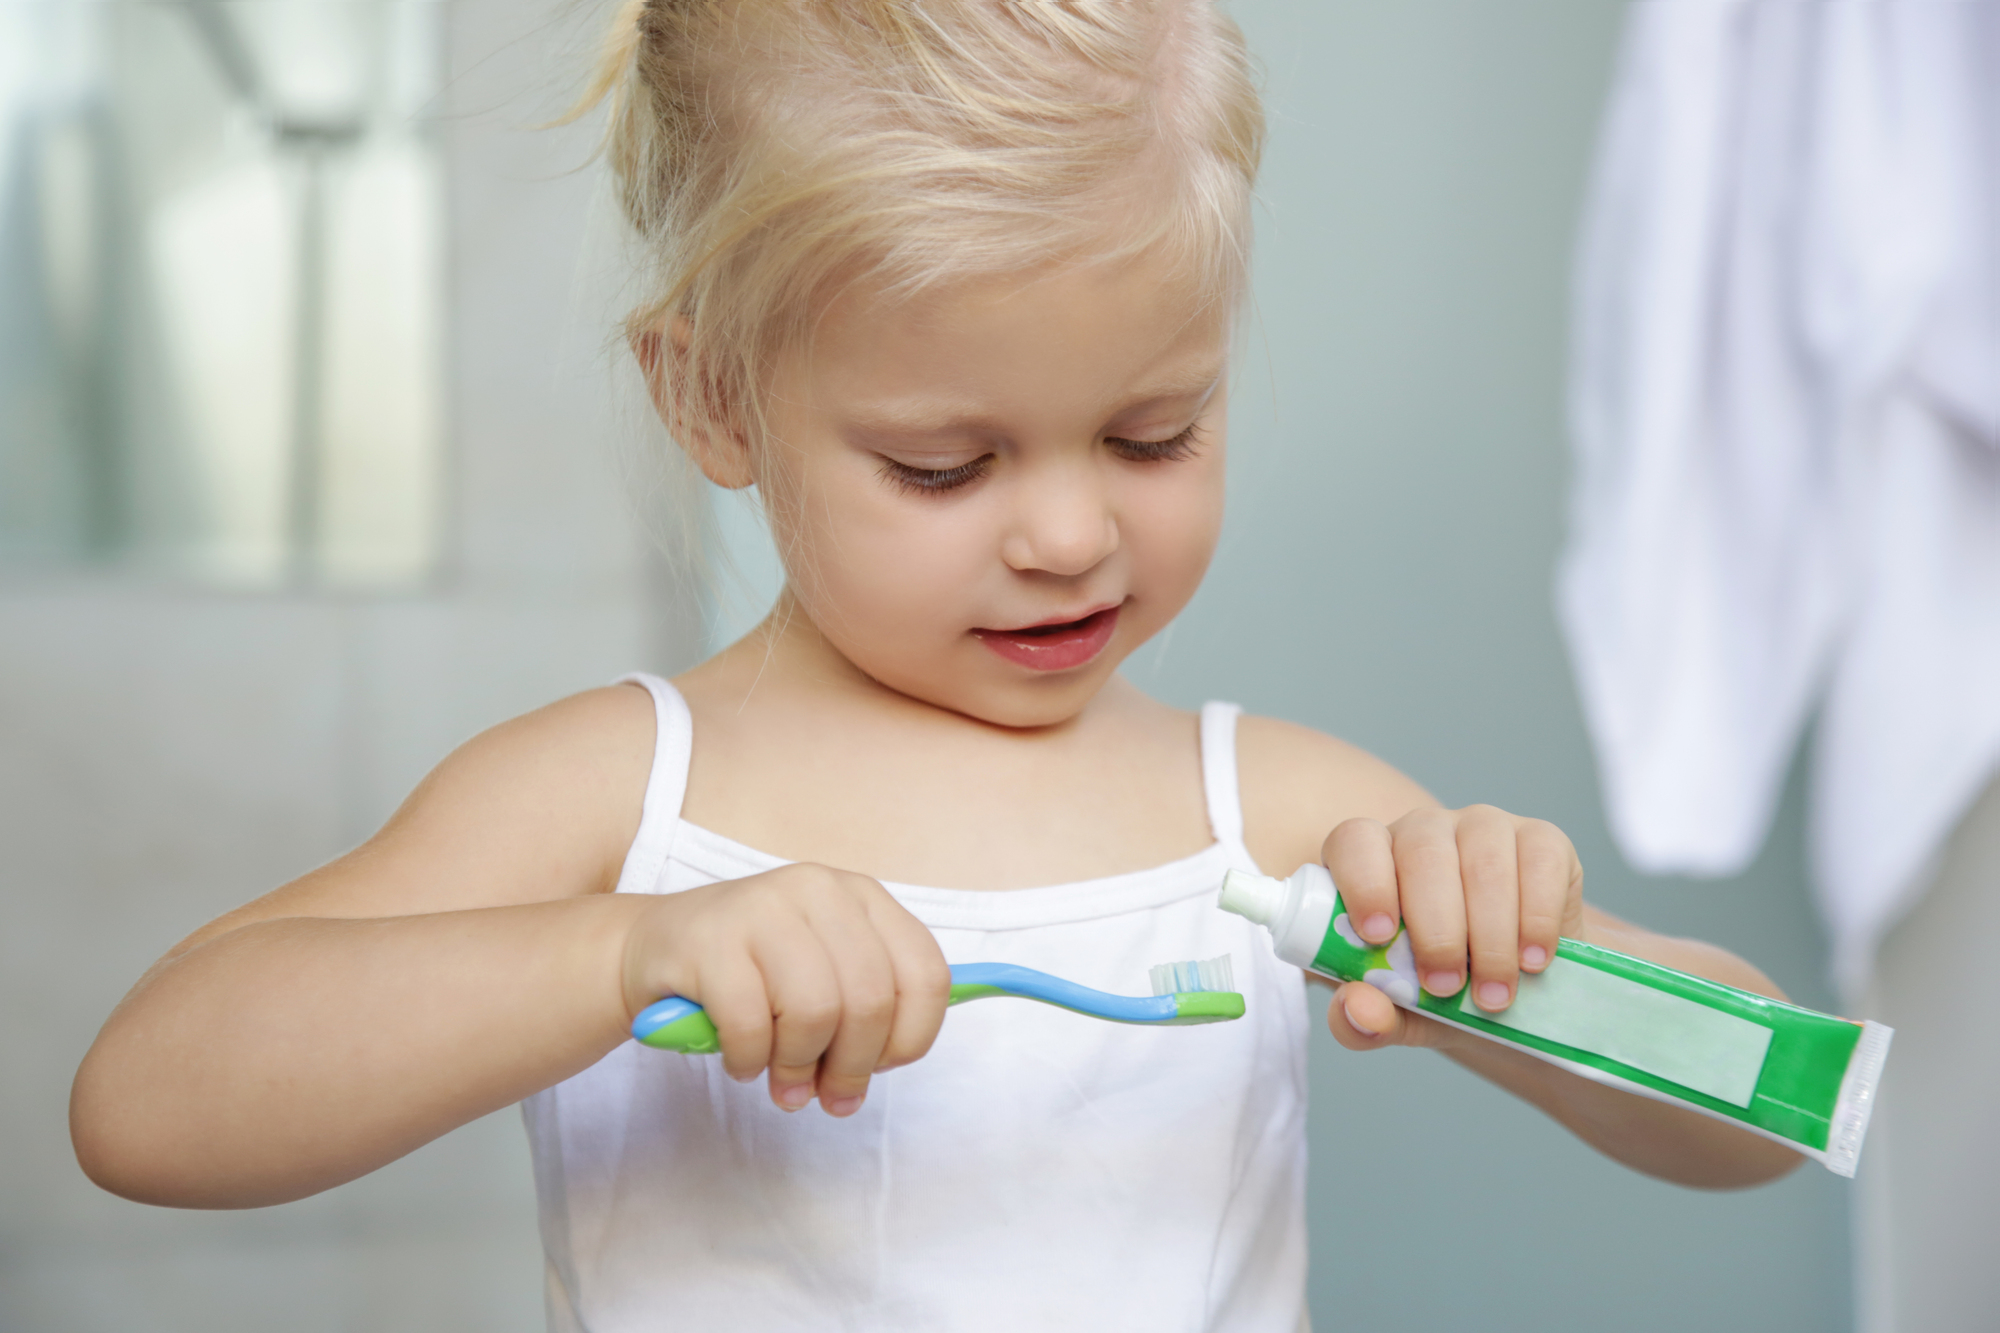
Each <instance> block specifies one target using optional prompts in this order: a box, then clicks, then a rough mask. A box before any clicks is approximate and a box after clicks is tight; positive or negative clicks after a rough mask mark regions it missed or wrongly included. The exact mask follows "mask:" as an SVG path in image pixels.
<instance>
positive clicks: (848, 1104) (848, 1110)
mask: <svg viewBox="0 0 2000 1333" xmlns="http://www.w3.org/2000/svg"><path fill="white" fill-rule="evenodd" d="M819 1104H820V1105H821V1106H822V1107H824V1108H825V1110H826V1113H827V1114H828V1115H853V1114H854V1113H855V1112H856V1111H859V1110H860V1109H861V1099H860V1098H859V1097H835V1098H834V1099H833V1100H832V1101H827V1100H826V1099H825V1098H821V1099H820V1103H819Z"/></svg>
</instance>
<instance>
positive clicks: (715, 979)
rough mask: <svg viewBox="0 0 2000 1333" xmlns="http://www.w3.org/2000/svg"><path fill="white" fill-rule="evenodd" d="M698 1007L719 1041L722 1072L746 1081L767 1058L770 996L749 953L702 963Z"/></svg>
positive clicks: (754, 1075)
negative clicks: (702, 1010)
mask: <svg viewBox="0 0 2000 1333" xmlns="http://www.w3.org/2000/svg"><path fill="white" fill-rule="evenodd" d="M700 990H701V1007H702V1008H703V1009H704V1010H705V1011H707V1013H708V1021H709V1022H711V1023H713V1024H715V1035H716V1036H717V1037H718V1038H719V1039H720V1040H721V1042H722V1068H723V1072H725V1073H727V1074H728V1075H729V1077H731V1078H733V1079H735V1080H736V1081H737V1082H739V1083H748V1082H749V1081H750V1080H751V1079H753V1078H755V1077H757V1075H759V1074H761V1073H763V1072H764V1067H765V1066H766V1065H767V1064H769V1063H770V1060H771V997H770V996H769V995H768V994H766V993H765V990H764V976H763V973H761V972H760V971H758V969H757V965H756V964H755V963H754V962H752V961H751V960H750V957H749V955H747V954H741V955H736V956H733V957H730V958H727V959H717V960H715V961H713V962H710V963H707V964H705V965H704V966H703V967H702V969H701V977H700Z"/></svg>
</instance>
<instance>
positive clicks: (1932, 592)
mask: <svg viewBox="0 0 2000 1333" xmlns="http://www.w3.org/2000/svg"><path fill="white" fill-rule="evenodd" d="M1996 250H2000V3H1993V2H1992V0H1843V2H1842V3H1804V2H1803V0H1650V2H1644V0H1642V3H1639V4H1636V5H1634V7H1633V9H1632V11H1631V15H1630V18H1629V20H1628V26H1627V30H1626V34H1625V46H1624V50H1623V54H1622V62H1621V66H1620V69H1619V73H1618V78H1617V82H1616V85H1615V88H1614V91H1613V95H1612V101H1611V105H1610V109H1609V113H1608V119H1607V122H1606V126H1605V130H1604V137H1603V141H1602V143H1601V145H1600V155H1599V161H1598V170H1597V176H1596V181H1595V185H1594V193H1593V196H1592V199H1591V202H1590V209H1589V215H1588V218H1587V223H1586V230H1585V237H1584V246H1583V253H1582V259H1581V265H1580V273H1579V282H1578V303H1577V312H1576V329H1575V348H1574V353H1573V364H1572V386H1571V389H1572V429H1573V434H1574V440H1575V447H1576V483H1575V493H1574V500H1573V505H1574V507H1573V513H1572V532H1571V541H1570V546H1569V549H1568V551H1567V552H1566V554H1565V557H1564V560H1563V564H1562V569H1561V573H1560V576H1559V580H1558V602H1559V608H1560V613H1561V616H1562V620H1563V624H1564V627H1565V629H1566V631H1567V633H1568V636H1569V641H1570V646H1571V650H1572V653H1573V656H1574V659H1575V664H1576V670H1577V676H1578V681H1579V685H1580V688H1581V690H1582V693H1583V698H1584V706H1585V711H1586V714H1587V716H1588V719H1589V723H1590V727H1591V730H1592V734H1593V736H1594V738H1595V741H1596V745H1597V750H1598V758H1599V764H1600V769H1601V772H1602V775H1603V782H1604V788H1605V796H1606V803H1607V806H1608V808H1609V812H1610V817H1611V823H1612V827H1613V830H1614V832H1615V833H1616V835H1617V837H1618V839H1619V842H1620V845H1621V846H1622V847H1623V849H1624V850H1625V852H1626V854H1627V856H1628V857H1629V858H1630V859H1631V861H1632V862H1633V864H1634V865H1636V866H1638V867H1639V868H1641V869H1644V870H1648V871H1654V872H1678V873H1690V874H1701V875H1722V874H1729V873H1733V872H1735V871H1738V870H1740V869H1742V868H1743V866H1745V865H1746V864H1747V863H1748V862H1749V861H1750V859H1751V858H1752V857H1753V856H1754V855H1755V853H1756V851H1757V848H1758V847H1759V846H1760V845H1761V843H1762V842H1763V840H1764V836H1765V834H1766V832H1767V830H1768V828H1769V824H1770V819H1771V814H1772V811H1773V809H1774V807H1775V805H1776V803H1777V798H1778V795H1779V791H1780V789H1781V787H1782V784H1783V781H1784V776H1785V771H1786V768H1787V764H1788V762H1789V759H1790V757H1791V755H1792V753H1793V751H1794V748H1795V746H1796V744H1797V741H1798V737H1799V732H1800V730H1801V727H1802V726H1803V724H1804V722H1805V721H1806V719H1807V718H1808V717H1809V716H1810V715H1811V714H1812V711H1813V709H1814V707H1815V705H1817V706H1818V708H1819V729H1818V736H1817V746H1816V750H1815V766H1814V771H1813V786H1812V797H1811V831H1810V841H1811V847H1812V861H1813V868H1814V877H1815V883H1816V890H1817V892H1818V895H1819V901H1820V904H1821V907H1822V909H1823V911H1824V914H1825V918H1826V921H1827V923H1828V926H1829V929H1830V931H1831V933H1832V937H1833V945H1834V967H1835V975H1836V977H1837V979H1838V980H1839V981H1840V983H1841V984H1842V986H1843V988H1844V989H1846V990H1848V992H1849V994H1850V995H1853V994H1858V989H1859V987H1860V986H1861V984H1862V983H1863V982H1864V981H1865V978H1866V975H1867V972H1868V968H1869V963H1870V959H1871V958H1872V956H1873V953H1874V949H1875V945H1876V943H1877V942H1878V941H1879V940H1880V938H1881V937H1882V935H1883V933H1884V932H1885V931H1886V930H1887V929H1888V928H1889V927H1890V926H1891V925H1892V924H1893V923H1894V921H1895V919H1896V917H1897V916H1898V915H1899V913H1900V912H1901V911H1902V910H1903V909H1904V908H1905V907H1906V906H1907V905H1908V903H1909V901H1910V899H1911V896H1912V895H1913V894H1914V893H1915V892H1917V891H1919V890H1920V888H1921V885H1922V883H1923V879H1924V874H1925V870H1926V867H1927V865H1928V864H1929V862H1930V860H1931V858H1932V857H1933V856H1934V855H1935V853H1936V852H1937V850H1938V848H1939V847H1940V846H1941V845H1942V842H1943V840H1944V839H1945V837H1946V836H1947V835H1948V834H1949V833H1950V831H1951V829H1952V827H1953V826H1954V825H1955V823H1956V822H1957V820H1958V818H1959V816H1960V815H1961V814H1962V812H1963V811H1964V810H1965V809H1966V807H1967V805H1968V804H1969V803H1970V802H1971V801H1972V800H1973V799H1974V798H1975V797H1976V796H1977V795H1978V793H1979V792H1980V791H1981V790H1982V789H1983V787H1984V786H1985V784H1986V782H1987V781H1988V779H1989V777H1990V776H1991V775H1992V774H1993V773H1994V771H1995V769H1996V767H2000V254H1996ZM1996 892H2000V886H1996Z"/></svg>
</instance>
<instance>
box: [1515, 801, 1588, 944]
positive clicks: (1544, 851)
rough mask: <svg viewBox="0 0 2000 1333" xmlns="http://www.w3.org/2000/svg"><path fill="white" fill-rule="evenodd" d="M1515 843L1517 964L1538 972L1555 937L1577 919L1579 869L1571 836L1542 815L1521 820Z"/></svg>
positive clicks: (1577, 923)
mask: <svg viewBox="0 0 2000 1333" xmlns="http://www.w3.org/2000/svg"><path fill="white" fill-rule="evenodd" d="M1514 846H1515V855H1516V859H1517V860H1518V862H1519V865H1520V876H1521V968H1522V970H1523V971H1527V972H1540V971H1541V970H1542V969H1543V968H1545V967H1547V966H1548V965H1549V964H1550V963H1551V962H1553V961H1554V959H1555V956H1556V943H1557V938H1558V937H1559V936H1561V935H1562V934H1564V933H1565V932H1569V933H1575V931H1576V930H1577V929H1578V928H1579V927H1580V925H1581V915H1582V910H1583V895H1582V892H1581V889H1582V881H1583V871H1582V867H1581V866H1579V865H1578V863H1577V859H1576V848H1574V847H1573V846H1571V845H1570V840H1569V838H1568V837H1567V836H1566V835H1565V834H1564V833H1563V831H1562V830H1561V829H1559V828H1557V827H1556V826H1555V825H1554V824H1551V823H1549V822H1548V821H1547V820H1545V819H1524V820H1522V821H1521V825H1520V827H1519V828H1518V829H1517V830H1516V831H1515V834H1514ZM1572 900H1574V902H1575V904H1576V906H1575V908H1574V912H1575V914H1576V916H1577V918H1578V919H1577V920H1576V921H1574V922H1572V921H1571V920H1569V917H1570V915H1571V912H1572V908H1571V906H1570V904H1571V902H1572Z"/></svg>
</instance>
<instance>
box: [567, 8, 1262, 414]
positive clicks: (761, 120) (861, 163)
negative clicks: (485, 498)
mask: <svg viewBox="0 0 2000 1333" xmlns="http://www.w3.org/2000/svg"><path fill="white" fill-rule="evenodd" d="M607 96H608V98H609V100H610V118H609V124H608V126H607V130H606V140H605V152H606V156H607V157H608V159H609V161H610V164H611V166H612V169H613V171H614V173H615V175H616V177H617V180H618V184H619V189H620V196H621V199H622V203H623V206H624V211H625V214H626V216H627V218H628V219H629V221H630V222H631V225H632V226H633V227H634V229H635V230H636V232H637V234H638V238H639V240H640V241H641V243H642V246H643V254H644V259H645V263H646V265H647V267H648V270H649V271H648V273H647V274H646V282H647V290H648V291H649V292H650V296H649V297H648V299H646V300H645V301H644V302H643V303H642V304H641V305H640V306H639V308H638V309H636V310H634V311H632V313H631V314H630V316H629V317H628V322H627V323H628V329H631V330H633V331H638V330H644V329H652V328H658V327H659V326H660V325H661V324H662V323H663V322H664V321H666V320H667V319H669V318H671V317H674V316H680V317H682V318H684V319H686V320H687V321H688V325H689V327H690V329H691V331H692V343H691V346H690V349H689V354H688V355H686V356H684V357H675V358H669V361H670V362H671V363H672V365H671V367H670V368H669V367H663V369H668V370H669V373H671V374H674V375H676V376H678V377H682V378H683V379H685V380H686V383H685V384H682V385H677V386H675V388H676V391H675V392H673V393H671V394H669V395H668V398H669V400H670V401H671V403H672V404H674V407H673V410H674V411H675V412H676V414H677V415H678V416H679V418H680V419H679V420H677V421H669V422H668V425H669V428H670V429H672V430H674V431H675V432H676V433H677V434H681V433H683V432H684V431H685V430H688V429H692V430H696V431H712V430H714V429H716V428H717V427H726V428H735V429H747V430H749V431H751V432H753V433H754V432H756V431H757V430H759V429H760V427H761V413H760V412H759V411H758V409H757V397H758V395H757V389H758V378H759V374H760V371H761V369H762V368H763V367H765V366H767V365H768V364H769V361H770V359H771V358H772V357H773V356H774V355H776V354H777V353H778V352H780V351H781V350H782V349H784V348H785V347H787V346H795V345H797V343H798V341H799V340H801V339H804V338H806V337H808V336H809V334H810V328H811V322H812V320H813V318H814V315H815V314H816V312H817V310H818V309H819V308H821V306H822V305H823V303H824V302H825V300H826V299H828V298H829V297H830V296H831V295H832V294H833V292H834V291H835V290H837V289H838V287H839V286H840V285H842V284H846V283H850V282H854V281H857V280H865V281H868V282H870V283H872V284H876V285H878V286H880V287H882V288H884V289H886V290H889V291H905V292H907V291H916V290H920V289H923V288H926V287H929V286H933V285H935V284H939V283H943V282H948V281H951V280H954V279H960V278H967V277H973V276H980V275H990V274H996V273H1005V272H1014V271H1023V270H1030V269H1037V268H1043V267H1047V266H1049V265H1051V264H1059V263H1065V262H1092V261H1097V260H1103V259H1111V258H1117V257H1120V256H1125V255H1136V254H1138V253H1141V252H1146V251H1156V250H1157V251H1164V252H1166V253H1168V254H1171V255H1172V256H1173V257H1174V260H1175V262H1176V263H1177V264H1179V265H1181V266H1182V267H1184V269H1185V270H1186V271H1187V272H1189V273H1190V275H1191V276H1193V277H1195V278H1196V279H1197V280H1198V281H1199V282H1200V283H1201V284H1202V286H1203V287H1204V288H1205V289H1206V290H1209V291H1212V292H1213V293H1214V294H1215V299H1217V300H1219V301H1227V302H1232V303H1233V302H1234V300H1235V299H1236V297H1237V295H1238V294H1239V293H1240V291H1241V289H1242V286H1243V281H1244V271H1245V268H1246V264H1247V258H1248V240H1249V205H1250V190H1251V185H1252V182H1253V181H1254V178H1255V176H1256V170H1257V161H1258V156H1259V153H1260V151H1261V148H1262V142H1263V114H1262V110H1261V108H1260V106H1259V103H1258V99H1257V93H1256V89H1255V87H1254V84H1253V82H1252V79H1251V76H1250V71H1249V62H1248V57H1247V55H1246V53H1245V51H1244V48H1243V42H1242V38H1241V36H1240V34H1239V33H1238V32H1237V30H1236V27H1235V25H1234V24H1233V23H1232V22H1230V21H1229V20H1228V19H1227V18H1226V17H1225V16H1223V15H1222V14H1221V13H1220V12H1219V11H1218V10H1217V9H1216V7H1215V5H1214V4H1213V3H1212V0H627V3H625V4H624V5H623V6H622V7H621V9H620V12H619V16H618V19H617V21H616V24H615V26H614V28H613V32H612V35H611V40H610V42H609V44H608V46H607V50H606V53H605V57H604V61H603V64H602V66H601V68H600V70H599V72H598V75H597V77H596V79H595V80H594V82H593V84H592V86H591V87H590V89H589V91H588V92H587V93H586V95H585V98H584V101H583V103H582V105H581V107H580V108H579V111H581V110H583V109H587V108H588V107H590V106H592V105H595V104H596V103H598V102H600V101H602V100H604V99H605V98H606V97H607ZM691 384H699V385H700V386H701V391H700V392H683V391H681V390H683V389H685V388H686V387H688V385H691ZM722 415H727V416H728V417H729V418H730V420H729V421H726V422H725V421H723V420H720V419H719V417H720V416H722Z"/></svg>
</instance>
